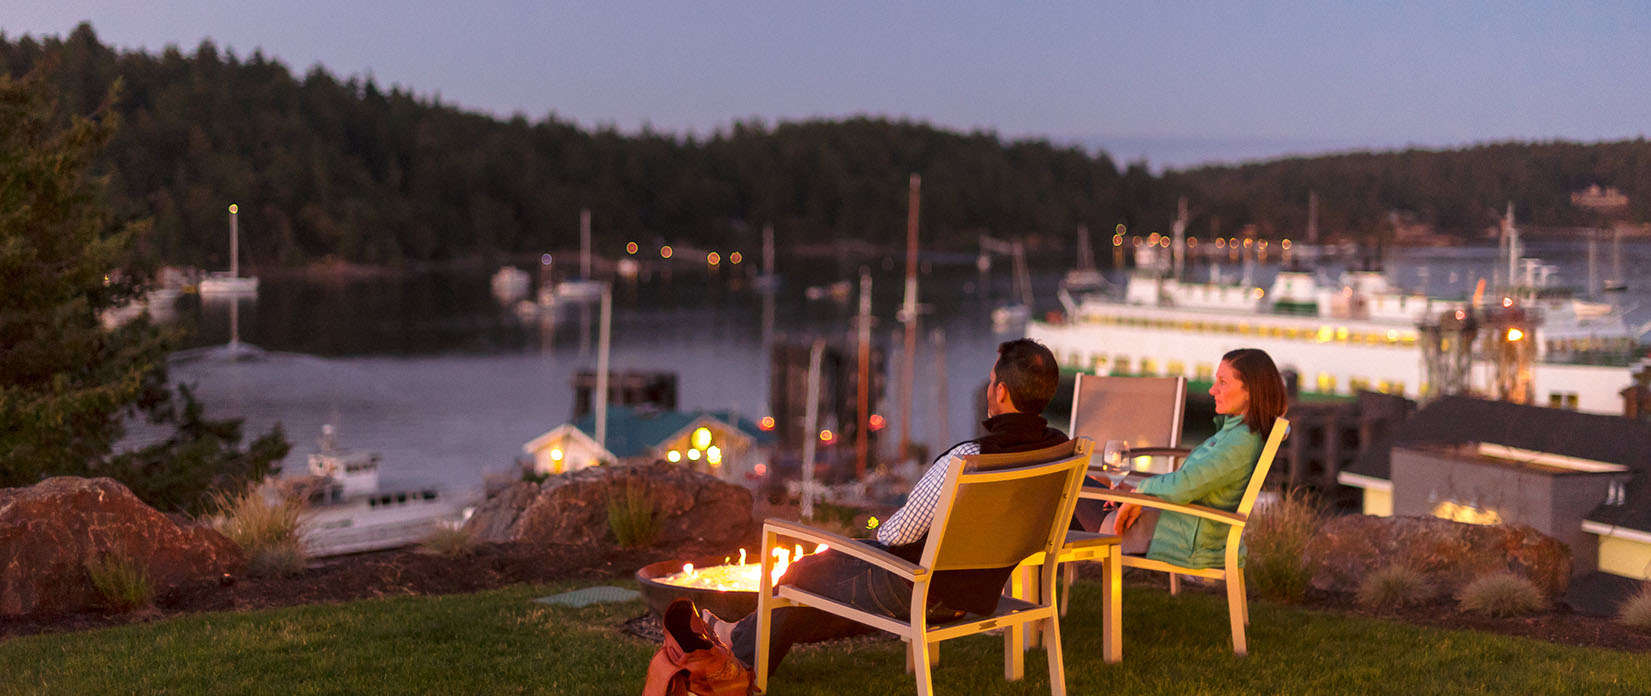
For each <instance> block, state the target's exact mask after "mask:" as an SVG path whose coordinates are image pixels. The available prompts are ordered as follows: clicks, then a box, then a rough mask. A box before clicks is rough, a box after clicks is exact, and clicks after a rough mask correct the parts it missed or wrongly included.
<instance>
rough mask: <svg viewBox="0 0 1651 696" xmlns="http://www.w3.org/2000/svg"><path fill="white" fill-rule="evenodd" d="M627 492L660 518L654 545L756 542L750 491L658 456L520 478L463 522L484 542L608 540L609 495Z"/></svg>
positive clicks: (610, 540)
mask: <svg viewBox="0 0 1651 696" xmlns="http://www.w3.org/2000/svg"><path fill="white" fill-rule="evenodd" d="M627 491H635V492H637V493H640V494H641V495H643V496H644V497H645V498H646V499H647V500H649V501H650V502H651V505H652V507H653V510H654V519H655V520H656V521H657V522H658V524H659V528H658V533H657V535H656V536H655V537H654V544H653V545H654V546H656V547H672V546H684V545H691V546H695V547H712V548H718V547H721V548H731V547H734V546H739V545H741V544H744V545H750V544H753V543H756V541H757V535H758V533H759V532H760V526H759V525H758V523H757V520H756V518H754V517H752V515H751V502H752V497H751V491H749V490H747V489H746V488H744V487H743V486H738V485H735V484H732V483H728V482H725V481H723V480H721V479H718V478H715V477H712V476H708V475H706V474H702V473H699V472H696V471H691V470H689V469H687V468H684V467H682V466H680V465H676V464H670V463H667V462H664V461H655V462H653V463H651V464H636V465H630V466H599V467H592V468H589V469H581V470H579V471H575V472H572V473H567V474H560V475H556V476H551V477H549V478H547V479H545V481H544V482H543V483H538V484H535V483H530V482H523V483H518V484H516V485H513V486H511V487H509V488H506V489H504V490H503V491H501V492H500V493H499V494H497V495H495V496H493V497H492V498H489V499H488V500H487V502H485V503H483V504H482V505H481V506H480V507H479V508H478V509H477V510H476V512H475V514H474V515H472V516H471V518H470V521H469V522H468V526H469V528H470V529H471V530H473V531H475V532H476V533H477V535H478V538H481V539H483V540H486V541H499V542H504V541H528V542H539V543H547V542H554V543H574V544H596V543H600V544H606V545H613V544H615V543H616V542H617V540H616V539H615V537H614V535H613V531H612V530H611V528H610V527H609V525H608V501H609V500H610V498H614V497H619V496H623V495H626V492H627Z"/></svg>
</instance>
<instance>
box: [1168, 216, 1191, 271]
mask: <svg viewBox="0 0 1651 696" xmlns="http://www.w3.org/2000/svg"><path fill="white" fill-rule="evenodd" d="M1173 232H1174V233H1175V239H1174V240H1173V241H1172V242H1171V243H1172V244H1174V245H1175V246H1174V247H1173V248H1171V250H1170V253H1171V254H1173V255H1174V259H1175V277H1176V278H1180V277H1181V271H1182V269H1184V268H1185V267H1186V265H1187V197H1186V196H1182V197H1181V201H1180V203H1179V204H1177V205H1176V211H1175V226H1174V228H1173Z"/></svg>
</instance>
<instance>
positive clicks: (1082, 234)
mask: <svg viewBox="0 0 1651 696" xmlns="http://www.w3.org/2000/svg"><path fill="white" fill-rule="evenodd" d="M1105 286H1106V279H1105V278H1102V277H1101V272H1100V271H1098V270H1095V254H1094V252H1092V251H1091V250H1090V248H1089V226H1088V225H1079V226H1078V265H1077V267H1076V268H1073V269H1072V270H1070V271H1067V272H1066V276H1065V277H1064V278H1061V289H1063V290H1066V291H1067V292H1095V291H1097V290H1100V289H1101V288H1103V287H1105Z"/></svg>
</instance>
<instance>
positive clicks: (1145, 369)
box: [1141, 358, 1158, 375]
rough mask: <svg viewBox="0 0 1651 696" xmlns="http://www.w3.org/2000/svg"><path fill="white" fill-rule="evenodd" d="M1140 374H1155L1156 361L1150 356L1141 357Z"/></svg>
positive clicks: (1156, 372) (1156, 369)
mask: <svg viewBox="0 0 1651 696" xmlns="http://www.w3.org/2000/svg"><path fill="white" fill-rule="evenodd" d="M1141 374H1143V375H1156V374H1158V361H1157V360H1153V359H1152V358H1141Z"/></svg>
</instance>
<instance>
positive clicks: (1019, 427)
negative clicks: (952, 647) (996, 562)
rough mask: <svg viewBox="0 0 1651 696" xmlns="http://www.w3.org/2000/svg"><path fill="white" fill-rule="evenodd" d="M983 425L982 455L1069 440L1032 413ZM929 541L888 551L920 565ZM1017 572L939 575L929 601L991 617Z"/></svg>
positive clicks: (995, 570)
mask: <svg viewBox="0 0 1651 696" xmlns="http://www.w3.org/2000/svg"><path fill="white" fill-rule="evenodd" d="M981 425H983V426H985V428H986V434H985V435H983V436H981V437H979V438H977V439H975V440H973V442H975V443H978V444H979V445H980V453H981V454H1002V453H1005V452H1026V451H1030V450H1037V449H1043V448H1045V447H1053V446H1055V445H1058V444H1060V443H1062V442H1066V441H1067V440H1068V439H1070V438H1068V437H1067V436H1066V433H1063V432H1061V431H1059V430H1056V429H1054V428H1051V427H1049V423H1048V422H1047V421H1045V420H1044V419H1043V416H1039V415H1036V414H1030V413H1003V414H999V415H996V416H992V417H991V418H988V419H986V420H985V421H983V422H982V423H981ZM964 442H969V441H968V440H965V441H964ZM964 442H960V443H958V445H961V444H964ZM956 447H957V445H953V446H952V447H949V448H947V449H946V452H945V453H941V455H940V457H937V458H935V461H936V462H938V461H940V458H943V457H945V456H946V453H949V452H951V450H952V449H955V448H956ZM931 466H932V464H931ZM926 541H928V537H927V535H925V536H924V538H922V539H918V540H917V541H915V542H912V543H910V544H902V545H900V546H894V547H890V548H889V552H890V553H893V554H894V555H896V556H899V557H901V558H904V559H906V560H908V561H911V562H913V563H917V562H919V561H920V560H922V558H923V544H924V542H926ZM1014 570H1015V569H1014V567H1013V566H1011V567H1008V568H984V569H980V570H948V571H945V572H942V573H937V574H935V576H934V582H933V583H932V584H931V585H930V586H929V598H930V600H931V601H932V600H938V601H940V602H941V603H943V604H945V605H946V606H948V607H951V608H953V609H962V610H964V611H968V612H972V613H975V614H990V613H992V612H993V611H995V610H996V609H997V602H998V597H999V596H1001V595H1002V594H1003V583H1005V582H1007V581H1008V580H1009V574H1010V573H1012V572H1014Z"/></svg>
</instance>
